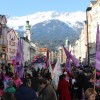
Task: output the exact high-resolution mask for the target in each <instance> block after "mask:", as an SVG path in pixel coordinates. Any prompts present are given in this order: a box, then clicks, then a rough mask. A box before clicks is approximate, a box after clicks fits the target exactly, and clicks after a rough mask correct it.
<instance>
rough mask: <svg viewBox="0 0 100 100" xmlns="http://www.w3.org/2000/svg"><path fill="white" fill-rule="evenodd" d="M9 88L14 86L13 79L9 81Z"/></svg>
mask: <svg viewBox="0 0 100 100" xmlns="http://www.w3.org/2000/svg"><path fill="white" fill-rule="evenodd" d="M7 86H8V87H12V86H13V80H12V79H9V80H8V82H7Z"/></svg>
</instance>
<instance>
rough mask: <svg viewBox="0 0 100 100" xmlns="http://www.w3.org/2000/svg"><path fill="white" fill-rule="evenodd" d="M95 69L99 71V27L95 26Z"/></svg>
mask: <svg viewBox="0 0 100 100" xmlns="http://www.w3.org/2000/svg"><path fill="white" fill-rule="evenodd" d="M95 67H96V69H97V70H99V71H100V31H99V25H97V34H96V57H95Z"/></svg>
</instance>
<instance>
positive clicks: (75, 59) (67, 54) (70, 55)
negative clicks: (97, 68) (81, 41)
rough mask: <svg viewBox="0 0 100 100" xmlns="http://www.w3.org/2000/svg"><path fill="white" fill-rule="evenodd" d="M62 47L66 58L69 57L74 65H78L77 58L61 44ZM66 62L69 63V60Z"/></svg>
mask: <svg viewBox="0 0 100 100" xmlns="http://www.w3.org/2000/svg"><path fill="white" fill-rule="evenodd" d="M63 48H64V51H65V54H66V56H67V58H68V59H71V60H72V61H73V63H74V64H75V66H80V65H79V61H78V59H77V58H76V57H74V56H73V55H72V54H71V53H70V52H69V51H68V50H67V49H66V48H65V47H64V46H63ZM69 61H70V60H69ZM68 63H70V62H68Z"/></svg>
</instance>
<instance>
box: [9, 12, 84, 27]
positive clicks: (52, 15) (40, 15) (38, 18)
mask: <svg viewBox="0 0 100 100" xmlns="http://www.w3.org/2000/svg"><path fill="white" fill-rule="evenodd" d="M27 19H28V20H29V21H30V24H31V25H32V26H33V25H35V24H37V23H40V22H43V21H48V20H52V19H58V20H60V21H63V22H65V23H66V24H68V25H69V26H70V27H76V26H77V22H83V21H84V20H85V12H81V11H79V12H73V13H68V12H62V13H59V12H55V11H48V12H37V13H34V14H31V15H27V16H22V17H10V18H8V22H7V25H8V26H9V27H11V28H12V27H13V28H14V29H19V26H24V25H25V22H26V20H27ZM78 27H79V26H78Z"/></svg>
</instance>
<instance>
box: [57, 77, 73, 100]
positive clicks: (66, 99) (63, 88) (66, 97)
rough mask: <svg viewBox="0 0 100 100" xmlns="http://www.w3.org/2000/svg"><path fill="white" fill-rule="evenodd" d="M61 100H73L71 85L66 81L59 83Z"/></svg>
mask: <svg viewBox="0 0 100 100" xmlns="http://www.w3.org/2000/svg"><path fill="white" fill-rule="evenodd" d="M58 92H59V100H71V96H70V92H69V83H68V81H66V80H65V79H63V80H60V81H59V83H58Z"/></svg>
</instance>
